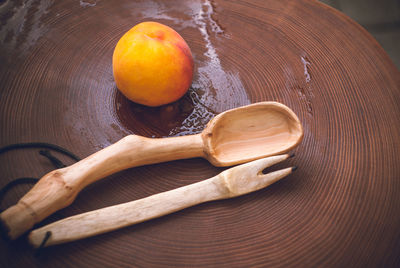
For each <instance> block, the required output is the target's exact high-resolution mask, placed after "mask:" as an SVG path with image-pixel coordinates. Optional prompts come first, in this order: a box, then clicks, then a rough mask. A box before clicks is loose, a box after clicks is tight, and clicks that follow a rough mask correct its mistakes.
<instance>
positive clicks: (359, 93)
mask: <svg viewBox="0 0 400 268" xmlns="http://www.w3.org/2000/svg"><path fill="white" fill-rule="evenodd" d="M0 16H1V24H0V40H1V52H0V85H1V89H0V116H1V118H0V135H1V144H0V145H1V146H4V145H8V144H12V143H18V142H32V141H36V142H37V141H39V142H50V143H54V144H57V145H60V146H63V147H65V148H67V149H69V150H70V151H72V152H74V153H75V154H77V155H78V156H80V157H85V156H87V155H89V154H91V153H93V152H95V151H97V150H99V149H101V148H104V147H106V146H108V145H109V144H111V143H113V142H116V141H117V140H119V139H120V138H122V137H124V136H125V135H128V134H130V133H135V134H140V135H143V136H148V137H163V136H174V135H186V134H190V133H197V132H199V131H200V130H202V128H203V127H204V125H205V123H206V122H207V121H208V120H209V119H210V118H211V117H212V116H214V115H215V114H217V113H219V112H221V111H224V110H227V109H230V108H233V107H238V106H241V105H245V104H249V103H253V102H258V101H266V100H271V101H272V100H273V101H279V102H282V103H284V104H285V105H287V106H289V107H290V108H292V109H293V111H294V112H295V113H296V114H297V115H298V116H299V118H300V120H301V121H302V123H303V126H304V130H305V136H304V140H303V142H302V144H301V145H300V146H299V147H298V148H297V149H296V150H295V153H296V157H295V158H294V159H293V160H290V162H288V163H285V164H283V165H282V166H289V165H297V166H299V169H298V170H297V171H296V172H295V173H294V174H292V175H291V176H290V177H288V178H287V179H285V180H283V181H281V182H279V183H277V184H275V185H272V186H271V187H269V188H267V189H264V190H261V191H258V192H256V193H253V194H249V195H246V196H243V197H240V198H236V199H233V200H224V201H219V202H212V203H207V204H202V205H199V206H196V207H192V208H189V209H186V210H183V211H180V212H177V213H174V214H172V215H169V216H165V217H163V218H160V219H156V220H153V221H150V222H145V223H142V224H139V225H136V226H132V227H128V228H125V229H122V230H118V231H115V232H112V233H108V234H104V235H100V236H97V237H93V238H89V239H85V240H81V241H77V242H73V243H70V244H65V245H60V246H55V247H52V248H48V249H45V250H43V251H42V253H41V255H40V256H38V257H35V256H34V252H33V250H31V249H30V248H29V246H28V245H27V243H26V241H25V239H24V238H21V239H18V240H17V241H14V242H6V241H4V240H2V241H1V242H0V252H1V253H0V266H1V267H35V266H37V267H104V266H107V267H112V266H115V267H126V266H135V267H153V266H168V265H169V266H214V267H219V266H227V267H232V266H242V267H254V266H263V267H275V266H284V267H298V266H304V267H315V266H318V267H366V266H368V267H374V266H379V267H391V266H393V267H395V266H398V265H399V262H400V257H399V256H400V228H399V227H400V213H399V211H400V198H399V191H400V163H399V155H400V75H399V71H398V70H397V68H396V67H395V66H394V64H393V63H392V62H391V61H390V59H389V58H388V56H387V55H386V53H385V52H384V50H383V49H382V48H381V47H380V45H379V44H378V43H377V42H376V41H375V40H374V39H373V38H372V37H371V36H370V35H369V34H368V33H367V32H366V31H365V30H364V29H363V28H361V27H360V26H359V25H357V24H356V23H355V22H353V21H352V20H351V19H349V18H348V17H346V16H344V15H343V14H341V13H339V12H338V11H336V10H333V9H332V8H329V7H328V6H325V5H323V4H321V3H319V2H317V1H309V0H302V1H300V0H299V1H272V0H271V1H215V2H210V1H200V0H198V1H194V0H191V1H168V2H167V1H165V2H164V1H153V0H152V1H128V0H126V1H123V0H120V1H95V0H90V1H89V0H80V1H78V0H74V1H72V0H65V1H51V0H47V1H45V0H43V1H3V2H2V3H1V4H0ZM146 20H153V21H158V22H161V23H164V24H167V25H169V26H171V27H173V28H174V29H175V30H177V31H178V32H179V33H180V34H181V35H182V36H183V37H184V38H185V40H186V41H187V43H188V44H189V46H190V47H191V49H192V52H193V55H194V58H195V65H196V74H195V78H194V82H193V86H192V89H191V90H190V92H189V94H188V95H187V96H185V97H184V98H183V99H182V100H180V101H179V102H177V103H175V104H173V105H170V106H168V107H162V108H157V109H149V108H144V107H142V106H139V105H134V104H132V103H130V102H129V101H127V100H126V99H125V98H124V97H123V96H122V95H121V94H120V93H118V91H117V89H116V87H115V83H114V80H113V75H112V65H111V57H112V53H113V49H114V46H115V44H116V42H117V41H118V39H119V38H120V37H121V36H122V34H123V33H125V32H126V31H127V30H128V29H130V28H131V27H132V26H134V25H135V24H137V23H139V22H142V21H146ZM155 75H157V74H155ZM54 155H57V156H58V157H60V158H61V159H63V160H64V161H65V162H66V163H72V162H71V161H70V160H67V159H65V158H63V157H62V156H60V155H58V154H57V153H54ZM0 160H1V162H0V167H1V170H2V172H1V176H0V180H1V181H0V182H1V185H5V184H6V183H7V182H9V181H11V180H13V179H14V178H17V177H22V176H34V177H41V176H43V175H44V174H45V173H47V172H48V171H50V170H51V169H53V167H52V166H51V164H50V163H49V162H48V160H47V159H45V158H43V157H42V156H40V155H39V154H38V153H37V150H33V149H29V150H28V149H27V150H18V151H12V152H8V153H7V154H3V155H1V156H0ZM221 170H222V169H219V168H215V167H213V166H211V165H210V164H209V163H208V162H207V161H205V160H203V159H189V160H182V161H174V162H169V163H163V164H158V165H152V166H145V167H139V168H134V169H130V170H127V171H123V172H120V173H118V174H115V175H113V176H110V177H109V178H107V179H104V180H102V181H99V182H97V183H95V184H93V185H91V186H89V187H88V188H87V189H85V190H84V191H83V192H82V193H81V194H80V195H79V196H78V198H77V200H76V201H75V202H74V203H73V205H71V206H70V207H68V208H66V209H64V210H62V211H60V212H58V213H56V214H55V215H53V216H51V217H50V218H48V219H47V220H46V221H45V222H43V223H41V224H45V223H49V222H51V221H54V220H57V219H61V218H64V217H67V216H70V215H74V214H77V213H82V212H85V211H90V210H93V209H97V208H102V207H105V206H109V205H113V204H119V203H122V202H127V201H131V200H134V199H137V198H142V197H145V196H148V195H151V194H154V193H158V192H161V191H166V190H169V189H173V188H176V187H179V186H183V185H187V184H190V183H193V182H196V181H200V180H202V179H205V178H208V177H210V176H213V175H215V174H217V173H219V172H220V171H221ZM28 189H29V186H19V187H17V188H15V189H14V190H12V191H11V192H10V193H8V194H7V196H6V198H5V200H4V201H3V202H2V205H1V206H2V208H6V207H8V206H10V205H11V204H13V203H14V202H16V201H17V200H18V199H19V198H20V197H21V196H22V195H23V194H24V193H25V192H26V191H27V190H28Z"/></svg>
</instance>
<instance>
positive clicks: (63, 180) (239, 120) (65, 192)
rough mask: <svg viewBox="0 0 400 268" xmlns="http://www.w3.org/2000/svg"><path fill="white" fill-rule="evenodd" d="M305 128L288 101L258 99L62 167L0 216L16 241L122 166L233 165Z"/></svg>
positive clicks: (288, 141)
mask: <svg viewBox="0 0 400 268" xmlns="http://www.w3.org/2000/svg"><path fill="white" fill-rule="evenodd" d="M302 137H303V129H302V126H301V124H300V121H299V119H298V118H297V116H296V115H295V114H294V113H293V112H292V111H291V110H290V109H289V108H288V107H286V106H285V105H283V104H280V103H277V102H260V103H256V104H251V105H247V106H243V107H240V108H236V109H232V110H229V111H226V112H223V113H221V114H219V115H217V116H216V117H215V118H214V119H212V120H211V121H210V122H209V124H208V125H207V127H206V129H205V130H204V131H203V132H202V133H201V134H196V135H188V136H182V137H171V138H158V139H150V138H146V137H141V136H137V135H129V136H127V137H125V138H123V139H121V140H120V141H118V142H116V143H114V144H112V145H110V146H108V147H106V148H104V149H102V150H100V151H98V152H96V153H94V154H92V155H90V156H88V157H86V158H85V159H83V160H81V161H79V162H77V163H75V164H73V165H71V166H69V167H65V168H62V169H57V170H54V171H52V172H50V173H48V174H46V175H45V176H43V177H42V178H41V179H40V180H39V182H38V183H37V184H36V185H35V186H34V187H33V188H32V189H31V190H30V191H29V192H28V193H27V194H26V195H25V196H23V197H22V198H21V199H20V200H19V201H18V203H17V204H16V205H14V206H12V207H10V208H8V209H7V210H5V211H4V212H3V213H1V214H0V220H1V222H2V224H3V225H4V227H5V229H6V233H7V236H8V237H9V238H11V239H15V238H17V237H19V236H20V235H22V234H23V233H25V232H26V231H28V230H29V229H31V228H32V227H33V225H34V224H35V223H38V222H40V221H42V220H43V219H44V218H46V217H47V216H49V215H51V214H52V213H54V212H56V211H57V210H59V209H62V208H64V207H66V206H68V205H70V204H71V203H72V202H73V201H74V200H75V197H76V196H77V194H78V193H79V192H80V191H81V190H82V189H83V188H84V187H86V186H87V185H88V184H91V183H93V182H95V181H97V180H99V179H101V178H104V177H106V176H108V175H110V174H113V173H115V172H118V171H121V170H123V169H127V168H132V167H137V166H141V165H148V164H154V163H160V162H165V161H171V160H177V159H184V158H192V157H204V158H206V159H208V160H209V161H210V162H211V163H212V164H213V165H215V166H230V165H236V164H241V163H245V162H249V161H252V160H255V159H259V158H263V157H267V156H271V155H275V154H280V153H284V152H287V151H289V150H291V149H293V148H294V147H295V146H297V145H298V144H299V143H300V141H301V140H302Z"/></svg>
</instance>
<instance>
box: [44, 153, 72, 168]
mask: <svg viewBox="0 0 400 268" xmlns="http://www.w3.org/2000/svg"><path fill="white" fill-rule="evenodd" d="M39 154H41V155H43V156H44V157H47V159H49V160H50V162H51V163H53V165H54V166H55V167H56V168H63V167H66V165H64V163H63V162H61V161H60V159H58V158H57V157H55V156H53V155H52V154H51V153H50V151H49V150H40V151H39Z"/></svg>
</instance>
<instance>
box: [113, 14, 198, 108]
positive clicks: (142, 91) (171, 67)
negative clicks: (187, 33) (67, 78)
mask: <svg viewBox="0 0 400 268" xmlns="http://www.w3.org/2000/svg"><path fill="white" fill-rule="evenodd" d="M112 63H113V73H114V79H115V82H116V84H117V88H118V89H119V91H120V92H121V93H122V94H124V95H125V96H126V97H127V98H128V99H130V100H131V101H133V102H136V103H140V104H143V105H146V106H161V105H164V104H168V103H171V102H174V101H176V100H178V99H179V98H181V97H182V96H183V95H184V94H185V93H186V92H187V90H188V89H189V87H190V85H191V83H192V79H193V68H194V67H193V56H192V53H191V51H190V48H189V46H188V45H187V43H186V42H185V40H184V39H183V38H182V37H181V36H180V35H179V34H178V33H177V32H176V31H175V30H173V29H172V28H170V27H168V26H166V25H163V24H160V23H157V22H142V23H139V24H137V25H136V26H134V27H133V28H132V29H130V30H129V31H128V32H126V33H125V34H124V35H123V36H122V37H121V39H120V40H119V41H118V43H117V45H116V47H115V49H114V54H113V62H112Z"/></svg>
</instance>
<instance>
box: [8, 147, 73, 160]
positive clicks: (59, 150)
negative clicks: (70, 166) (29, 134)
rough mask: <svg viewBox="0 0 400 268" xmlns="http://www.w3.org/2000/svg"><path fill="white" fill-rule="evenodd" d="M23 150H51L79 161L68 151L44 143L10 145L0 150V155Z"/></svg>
mask: <svg viewBox="0 0 400 268" xmlns="http://www.w3.org/2000/svg"><path fill="white" fill-rule="evenodd" d="M25 148H47V149H51V150H54V151H57V152H60V153H63V154H65V155H67V156H69V157H70V158H72V159H74V160H75V161H79V160H81V159H80V158H79V157H77V156H76V155H74V154H73V153H71V152H70V151H68V150H66V149H64V148H62V147H60V146H58V145H54V144H51V143H45V142H28V143H16V144H10V145H7V146H4V147H2V148H0V154H2V153H5V152H7V151H10V150H15V149H25Z"/></svg>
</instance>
